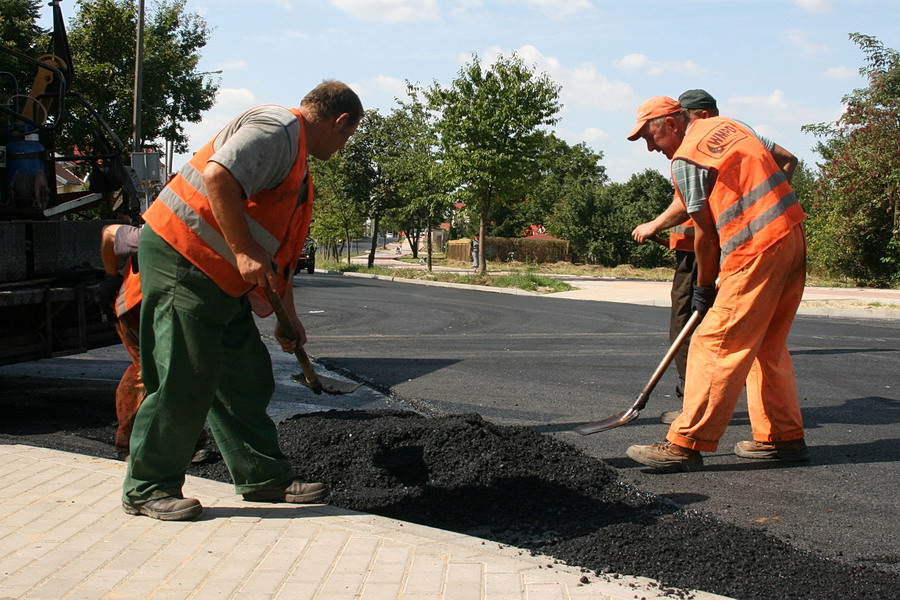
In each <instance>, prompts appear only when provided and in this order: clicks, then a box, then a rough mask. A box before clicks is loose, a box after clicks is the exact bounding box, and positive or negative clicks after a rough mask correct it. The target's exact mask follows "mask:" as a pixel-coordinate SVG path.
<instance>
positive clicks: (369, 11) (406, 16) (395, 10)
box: [330, 0, 440, 23]
mask: <svg viewBox="0 0 900 600" xmlns="http://www.w3.org/2000/svg"><path fill="white" fill-rule="evenodd" d="M330 2H331V4H332V6H334V7H335V8H337V9H338V10H340V11H343V12H345V13H347V14H348V15H350V16H352V17H355V18H357V19H360V20H363V21H376V22H379V23H418V22H422V21H436V20H437V19H438V16H439V13H440V11H439V10H438V3H437V0H330Z"/></svg>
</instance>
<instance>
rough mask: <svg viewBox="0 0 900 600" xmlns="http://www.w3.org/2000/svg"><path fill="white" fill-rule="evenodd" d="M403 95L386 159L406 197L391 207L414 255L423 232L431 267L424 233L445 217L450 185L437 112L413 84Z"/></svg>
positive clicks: (430, 263) (449, 201)
mask: <svg viewBox="0 0 900 600" xmlns="http://www.w3.org/2000/svg"><path fill="white" fill-rule="evenodd" d="M407 96H408V98H407V100H405V101H401V102H400V107H399V108H398V109H397V110H396V111H395V115H396V118H397V121H398V127H397V131H396V133H397V142H398V144H397V153H396V155H394V156H393V159H392V160H391V161H390V162H391V164H390V170H391V171H392V173H393V177H394V179H395V181H396V183H397V186H398V188H399V194H400V195H401V196H402V197H404V198H405V199H406V202H404V203H403V204H402V205H401V206H400V207H399V208H397V209H395V213H396V214H395V218H396V221H397V222H398V223H399V229H401V230H403V231H406V232H407V235H408V236H409V240H410V246H411V248H412V253H413V257H418V245H419V241H420V240H421V237H422V236H423V235H424V236H426V240H425V242H426V253H427V263H428V269H429V270H431V269H432V258H433V253H434V249H433V248H432V245H431V237H430V235H428V234H429V233H430V231H431V229H432V228H434V227H435V226H437V225H438V224H439V223H441V222H442V221H443V220H444V219H445V218H446V217H448V215H449V212H450V205H451V202H452V199H451V198H452V197H451V195H450V191H451V189H450V183H449V179H448V175H447V168H446V163H445V161H444V160H443V154H442V152H441V149H440V146H439V145H438V136H437V130H436V128H435V121H436V119H437V115H435V114H434V113H433V112H430V111H429V110H428V108H427V106H426V105H425V103H424V102H423V99H422V92H421V89H420V88H418V87H417V86H414V85H411V84H408V86H407Z"/></svg>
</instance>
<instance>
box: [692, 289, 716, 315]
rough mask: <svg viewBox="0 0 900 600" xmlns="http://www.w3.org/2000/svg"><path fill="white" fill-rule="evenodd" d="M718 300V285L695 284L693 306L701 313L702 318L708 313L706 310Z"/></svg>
mask: <svg viewBox="0 0 900 600" xmlns="http://www.w3.org/2000/svg"><path fill="white" fill-rule="evenodd" d="M715 301H716V286H715V285H708V286H699V285H695V286H694V294H693V296H692V298H691V308H692V309H693V310H695V311H696V312H698V313H700V318H703V317H704V316H705V315H706V312H707V311H708V310H709V309H710V308H712V305H713V303H714V302H715Z"/></svg>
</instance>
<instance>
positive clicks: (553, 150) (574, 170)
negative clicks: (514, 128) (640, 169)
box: [519, 133, 608, 235]
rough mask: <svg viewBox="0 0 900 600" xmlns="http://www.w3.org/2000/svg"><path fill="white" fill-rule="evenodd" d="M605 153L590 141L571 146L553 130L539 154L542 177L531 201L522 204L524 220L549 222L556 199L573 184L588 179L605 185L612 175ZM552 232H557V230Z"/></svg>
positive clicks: (539, 222)
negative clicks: (606, 164)
mask: <svg viewBox="0 0 900 600" xmlns="http://www.w3.org/2000/svg"><path fill="white" fill-rule="evenodd" d="M602 158H603V155H602V154H598V153H595V152H593V151H592V150H591V149H590V148H588V147H587V145H586V144H584V143H580V144H576V145H574V146H570V145H569V144H567V143H566V142H564V141H563V140H561V139H559V138H558V137H556V136H555V135H554V134H552V133H548V134H546V136H545V145H544V148H543V149H542V151H541V153H540V155H539V157H538V167H539V168H540V173H541V177H540V180H539V181H538V182H537V184H536V185H535V186H534V187H533V188H532V189H531V190H530V191H529V193H528V198H527V202H523V203H522V205H521V214H520V216H519V219H520V222H522V223H524V225H525V226H527V225H531V224H538V225H546V224H547V222H548V220H549V218H550V215H552V214H553V210H554V207H555V205H556V203H557V202H558V201H559V199H560V198H562V197H563V196H564V195H565V194H566V191H565V190H566V189H567V188H568V187H570V186H572V185H577V184H581V183H585V184H588V185H595V186H602V185H604V184H605V183H606V182H607V180H608V177H607V175H606V168H605V167H603V166H602V165H601V164H600V161H601V159H602ZM550 233H551V234H553V235H555V234H554V233H553V231H552V230H551V231H550Z"/></svg>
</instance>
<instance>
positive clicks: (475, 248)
mask: <svg viewBox="0 0 900 600" xmlns="http://www.w3.org/2000/svg"><path fill="white" fill-rule="evenodd" d="M478 236H479V234H477V233H476V234H475V235H473V236H472V268H473V269H477V268H478V245H479V239H478Z"/></svg>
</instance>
